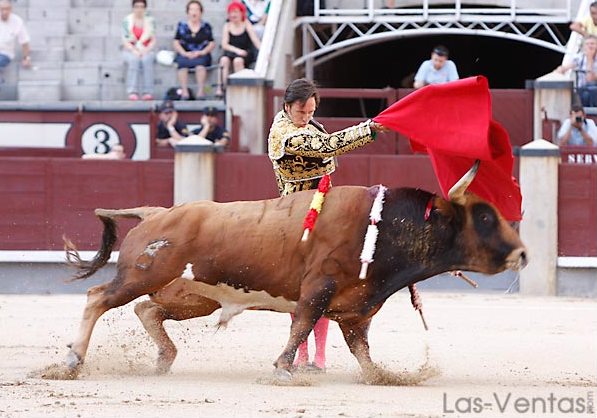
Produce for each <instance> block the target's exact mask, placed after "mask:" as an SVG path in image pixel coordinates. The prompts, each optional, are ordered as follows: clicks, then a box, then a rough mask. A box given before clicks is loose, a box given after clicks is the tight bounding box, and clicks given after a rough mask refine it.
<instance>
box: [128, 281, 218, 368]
mask: <svg viewBox="0 0 597 418" xmlns="http://www.w3.org/2000/svg"><path fill="white" fill-rule="evenodd" d="M187 284H188V281H187V280H185V279H176V280H174V281H173V282H171V283H170V284H168V285H167V286H166V287H164V288H162V289H160V290H159V291H158V292H156V293H153V294H152V295H150V297H151V300H147V301H143V302H141V303H138V304H137V305H136V306H135V313H136V314H137V316H138V317H139V319H140V320H141V323H142V324H143V327H144V328H145V330H146V331H147V333H148V334H149V335H150V336H151V338H152V339H153V341H154V342H155V344H156V345H157V346H158V359H157V365H156V371H157V373H160V374H161V373H166V372H168V371H169V370H170V367H171V366H172V363H173V362H174V359H175V358H176V354H177V349H176V346H175V345H174V343H173V342H172V340H171V339H170V336H169V335H168V333H167V332H166V330H165V328H164V324H163V322H164V321H165V320H167V319H173V320H175V321H183V320H185V319H191V318H197V317H201V316H207V315H210V314H211V313H212V312H214V311H215V310H216V309H218V308H219V307H220V305H219V304H218V303H217V302H215V301H213V300H211V299H207V298H204V297H202V296H199V295H197V294H196V293H192V291H191V290H190V288H189V286H187Z"/></svg>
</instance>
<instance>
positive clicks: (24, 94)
mask: <svg viewBox="0 0 597 418" xmlns="http://www.w3.org/2000/svg"><path fill="white" fill-rule="evenodd" d="M17 86H18V100H20V101H25V102H59V101H60V100H61V99H62V93H61V87H60V81H59V80H20V81H19V82H18V84H17Z"/></svg>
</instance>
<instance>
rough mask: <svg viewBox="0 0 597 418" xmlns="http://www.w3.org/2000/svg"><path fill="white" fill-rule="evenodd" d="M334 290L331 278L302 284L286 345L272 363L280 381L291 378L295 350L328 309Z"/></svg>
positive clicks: (334, 285)
mask: <svg viewBox="0 0 597 418" xmlns="http://www.w3.org/2000/svg"><path fill="white" fill-rule="evenodd" d="M335 289H336V284H335V281H334V280H333V279H332V278H326V279H324V280H319V281H317V280H314V281H313V282H312V283H309V282H307V281H305V282H304V283H303V286H302V287H301V297H300V299H299V300H298V303H297V307H296V310H295V311H294V319H293V321H292V325H291V327H290V337H289V339H288V343H287V344H286V347H285V348H284V351H282V354H280V357H278V359H277V360H276V361H275V363H274V366H275V367H276V370H275V371H274V374H275V375H276V377H278V378H281V379H290V378H291V377H292V374H291V372H290V370H291V368H292V362H293V360H294V356H295V355H296V350H297V349H298V346H299V345H300V344H301V343H303V342H304V341H305V340H306V339H307V338H308V337H309V334H310V333H311V331H312V330H313V326H314V325H315V323H316V322H317V321H318V320H319V318H321V316H322V315H323V313H324V312H325V310H326V309H327V308H328V306H329V304H330V300H331V299H332V296H333V294H334V291H335Z"/></svg>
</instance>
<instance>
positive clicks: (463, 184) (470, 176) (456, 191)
mask: <svg viewBox="0 0 597 418" xmlns="http://www.w3.org/2000/svg"><path fill="white" fill-rule="evenodd" d="M480 163H481V162H480V161H479V160H477V161H475V164H473V166H472V167H471V169H470V170H469V171H467V172H466V174H465V175H464V176H462V178H461V179H460V180H458V181H457V182H456V184H455V185H454V186H452V188H451V189H450V191H449V192H448V198H450V200H455V201H458V200H460V198H461V197H462V196H464V192H465V191H466V189H467V187H468V186H470V185H471V183H472V182H473V180H474V179H475V175H476V174H477V171H478V170H479V164H480Z"/></svg>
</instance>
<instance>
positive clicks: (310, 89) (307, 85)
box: [284, 78, 319, 107]
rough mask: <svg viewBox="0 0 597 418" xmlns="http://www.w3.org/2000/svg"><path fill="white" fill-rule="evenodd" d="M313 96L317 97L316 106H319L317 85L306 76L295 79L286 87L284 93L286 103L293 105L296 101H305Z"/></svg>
mask: <svg viewBox="0 0 597 418" xmlns="http://www.w3.org/2000/svg"><path fill="white" fill-rule="evenodd" d="M311 97H313V98H314V99H315V106H317V107H319V91H318V90H317V85H316V84H315V83H314V82H313V81H311V80H307V79H306V78H299V79H296V80H294V81H293V82H292V83H290V84H289V85H288V87H286V92H285V93H284V105H286V104H287V105H291V104H292V103H294V102H299V103H305V102H306V101H307V100H309V99H310V98H311Z"/></svg>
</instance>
